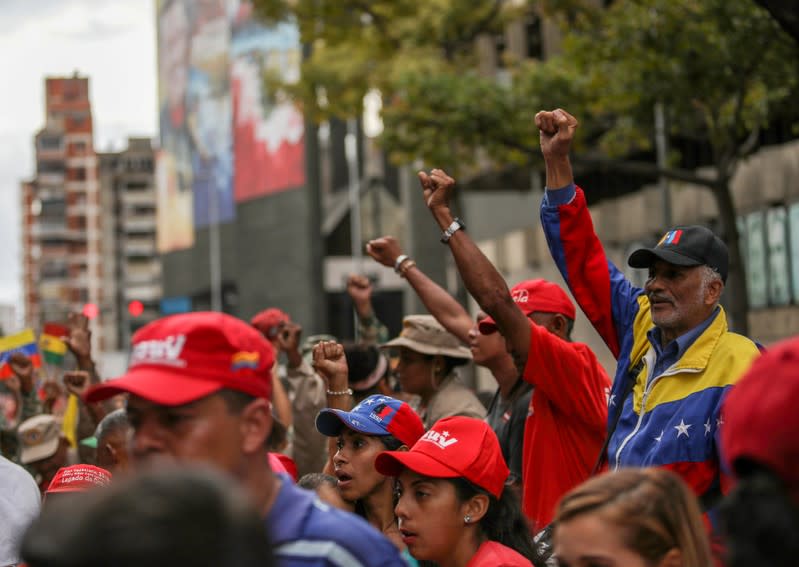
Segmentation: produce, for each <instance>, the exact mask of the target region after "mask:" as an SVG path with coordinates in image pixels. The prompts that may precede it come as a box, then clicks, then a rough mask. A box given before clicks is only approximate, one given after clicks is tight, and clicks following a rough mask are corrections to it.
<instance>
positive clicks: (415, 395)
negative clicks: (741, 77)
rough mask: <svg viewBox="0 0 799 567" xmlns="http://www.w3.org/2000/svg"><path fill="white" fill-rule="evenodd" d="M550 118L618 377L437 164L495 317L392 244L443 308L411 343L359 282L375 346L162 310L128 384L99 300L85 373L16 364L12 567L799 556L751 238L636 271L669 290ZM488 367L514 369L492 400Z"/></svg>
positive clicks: (797, 487)
mask: <svg viewBox="0 0 799 567" xmlns="http://www.w3.org/2000/svg"><path fill="white" fill-rule="evenodd" d="M536 126H537V128H538V130H539V133H540V140H541V149H542V153H543V155H544V159H545V163H546V192H545V196H544V199H543V202H542V206H541V221H542V225H543V227H544V231H545V233H546V236H547V241H548V243H549V247H550V250H551V252H552V257H553V260H554V262H555V263H556V265H557V266H558V268H559V269H560V271H561V273H562V275H563V277H564V280H565V281H566V283H567V285H568V288H569V291H570V293H571V296H572V297H574V299H575V300H576V303H577V305H578V306H579V308H580V310H582V312H583V313H584V315H585V316H586V317H587V318H588V320H589V321H590V322H591V324H592V325H593V326H594V327H595V328H596V330H597V331H598V332H599V334H600V336H601V337H602V338H603V339H604V341H605V343H606V344H607V346H608V348H609V349H610V351H611V352H612V353H613V355H614V356H615V358H616V359H617V367H616V370H615V375H614V376H613V377H612V378H611V377H609V376H608V374H607V373H606V372H605V371H604V369H603V368H602V366H601V365H600V364H599V362H598V360H597V357H596V355H595V354H594V353H593V352H592V351H591V349H590V348H589V347H588V346H587V345H585V344H583V343H579V342H576V341H574V340H573V339H572V329H573V326H574V322H575V319H576V317H577V308H576V307H575V305H574V303H573V302H572V300H571V298H570V296H569V294H568V293H566V291H565V290H564V289H562V288H561V287H560V286H558V285H557V284H555V283H553V282H549V281H545V280H540V279H535V280H525V281H522V282H518V283H516V284H515V285H513V286H512V287H510V288H509V287H508V285H507V284H506V282H505V280H504V279H503V277H502V276H501V274H500V273H499V271H497V269H496V268H495V267H494V266H493V265H492V264H491V262H490V261H489V260H488V259H487V258H486V257H485V255H484V254H483V253H482V252H481V251H480V249H479V248H478V247H477V246H476V244H475V243H474V242H473V241H472V240H471V238H470V236H469V233H468V232H467V231H466V230H465V227H464V223H463V222H462V221H461V220H460V219H458V218H457V217H456V216H455V214H454V212H453V211H452V209H451V206H450V203H451V201H452V197H453V194H454V191H455V180H454V179H452V178H451V177H450V176H449V175H447V174H446V173H445V172H444V171H442V170H440V169H433V170H432V171H430V172H420V174H419V181H420V185H421V193H422V195H421V197H422V198H423V199H424V201H425V203H426V205H427V207H428V208H429V210H430V212H431V214H432V217H433V219H434V222H436V223H437V224H438V226H439V227H440V228H441V230H442V237H441V240H442V242H443V243H444V244H445V245H446V246H448V248H449V250H450V251H451V253H452V256H453V259H454V261H455V265H456V266H457V269H458V271H459V273H460V276H461V278H462V280H463V283H464V285H465V287H466V289H467V291H468V292H469V293H470V294H471V296H472V297H473V298H474V300H475V301H476V302H477V304H478V305H479V307H480V311H479V312H478V313H477V315H476V317H474V318H473V317H472V316H470V314H469V313H468V311H467V310H466V309H465V308H464V306H462V305H461V304H460V303H458V301H457V300H456V299H455V298H454V297H452V296H451V295H449V294H448V293H447V291H446V290H444V289H443V288H441V287H440V286H439V285H437V284H436V283H435V282H434V281H432V280H431V279H430V278H429V277H428V276H427V275H425V273H424V272H423V270H422V267H421V266H417V265H416V262H415V261H414V260H413V259H412V258H410V257H409V256H408V255H407V254H404V253H403V251H402V248H401V246H400V244H399V243H398V242H397V240H396V239H394V238H392V237H390V236H385V237H383V238H379V239H376V240H372V241H371V242H369V243H368V245H367V247H366V252H367V253H368V254H369V255H370V256H371V257H372V258H373V259H374V260H375V261H376V262H378V263H380V264H382V265H384V266H387V267H389V268H392V269H394V270H395V271H396V272H397V273H398V274H399V275H400V276H401V277H402V278H404V279H405V280H406V281H407V283H408V284H409V285H410V286H411V288H412V289H413V290H414V291H415V292H416V294H418V296H419V298H420V299H421V301H422V303H423V304H424V305H425V307H426V308H427V310H428V313H425V314H412V315H408V316H406V317H405V318H404V320H403V327H402V331H401V332H400V334H399V336H397V337H393V338H392V337H390V336H389V334H388V331H387V329H386V327H385V326H384V325H383V324H382V323H381V322H380V321H379V319H378V318H377V315H376V313H375V311H374V309H373V308H372V304H371V294H372V287H371V283H370V281H369V279H368V278H366V277H364V276H362V275H353V276H351V277H350V280H349V282H348V291H349V293H350V296H351V298H352V300H353V306H354V309H355V312H356V314H357V317H358V321H359V337H360V338H359V341H358V342H339V341H338V340H337V339H336V338H335V337H332V336H330V335H316V336H311V337H307V338H306V339H305V340H303V339H302V328H301V327H300V325H298V324H297V323H296V322H294V321H292V319H291V317H290V316H289V315H288V314H286V313H285V312H283V311H282V310H280V309H278V308H275V307H272V308H269V309H266V310H264V311H262V312H261V313H258V314H257V315H255V316H254V317H253V318H252V319H251V320H250V321H249V322H246V321H243V320H240V319H237V318H235V317H233V316H230V315H226V314H223V313H211V312H202V313H187V314H180V315H173V316H169V317H165V318H162V319H159V320H157V321H155V322H153V323H150V324H148V325H146V326H145V327H143V328H142V329H140V330H139V331H138V332H137V333H136V334H135V335H134V337H133V339H132V344H131V352H130V360H129V367H128V370H127V372H126V373H125V374H124V375H123V376H121V377H118V378H112V379H108V380H105V381H104V380H102V379H101V378H100V376H98V374H97V371H96V369H95V364H94V361H93V360H92V355H91V346H90V345H91V340H90V339H91V337H90V331H89V322H88V320H86V318H85V317H82V316H79V315H75V316H71V317H70V320H69V327H68V328H69V334H68V336H66V337H65V338H64V340H65V342H66V345H67V347H68V348H69V350H70V351H71V352H72V353H73V355H74V358H75V360H76V364H77V368H76V369H75V370H70V371H66V372H64V373H63V376H62V377H61V378H60V380H56V381H48V382H47V383H46V384H37V377H36V372H35V369H34V368H33V364H32V362H31V360H30V359H28V358H27V357H26V356H25V355H24V354H20V353H15V354H13V355H12V356H11V357H10V358H9V359H8V362H7V364H8V365H9V367H10V370H11V373H12V377H11V378H9V379H8V380H5V381H4V382H2V383H0V384H1V385H0V387H2V388H3V389H5V390H6V391H8V392H10V393H11V394H12V395H13V396H14V397H15V401H16V403H15V409H14V412H13V415H12V416H11V419H10V420H9V421H6V419H5V416H4V415H0V420H2V421H0V429H2V446H1V448H2V454H3V455H2V456H0V566H7V565H28V566H29V567H55V566H59V567H60V566H64V567H67V566H69V567H71V566H94V565H98V566H99V565H109V564H111V565H123V566H125V565H134V564H135V565H141V564H149V565H153V566H155V567H158V566H160V565H164V566H166V565H199V566H204V565H208V566H211V565H232V566H250V565H253V566H254V565H279V566H295V565H296V566H300V565H303V566H309V565H319V566H322V565H330V566H341V567H345V566H353V567H357V566H386V567H388V566H392V565H397V566H401V565H412V566H413V565H422V566H425V565H438V566H440V567H481V566H491V567H495V566H507V567H520V566H530V565H535V566H536V567H543V566H545V565H560V566H562V567H567V566H568V567H574V566H576V567H591V566H596V565H602V566H606V567H612V566H642V567H643V566H663V567H679V566H682V567H707V566H711V565H728V566H730V567H739V566H741V567H742V566H744V565H746V566H747V567H752V566H757V565H770V566H788V565H796V562H797V558H798V557H799V544H797V542H799V436H797V432H799V422H798V421H797V417H796V416H797V412H796V411H795V410H794V408H793V403H794V402H796V401H797V400H799V337H797V338H794V339H789V340H787V341H785V342H783V343H780V344H777V345H771V346H770V347H769V348H768V349H764V348H762V347H761V346H760V345H758V344H757V343H756V342H754V341H753V340H751V339H749V338H747V337H744V336H741V335H738V334H735V333H733V332H730V331H729V329H728V327H727V320H726V316H725V312H724V309H723V307H722V306H721V305H720V298H721V296H722V293H723V291H724V287H725V282H726V278H727V273H728V254H727V248H726V246H725V244H724V243H723V241H722V240H721V239H720V238H718V236H716V235H715V234H713V232H711V231H710V230H708V229H707V228H704V227H701V226H683V227H674V228H672V229H670V230H668V231H667V232H666V233H665V234H664V236H663V238H662V239H661V240H660V241H659V242H658V243H657V245H655V246H654V247H651V248H642V249H639V250H636V251H635V252H634V253H633V254H632V255H631V256H630V257H629V259H628V263H629V265H631V266H633V267H637V268H644V269H647V270H648V271H649V277H648V279H647V281H646V284H645V286H644V288H637V287H635V286H634V285H633V284H632V283H631V282H630V281H628V280H627V279H625V277H624V275H623V274H622V272H621V271H620V270H619V269H618V268H617V267H616V266H614V265H613V263H612V262H610V261H609V260H608V259H607V257H606V255H605V252H604V250H603V247H602V243H601V242H600V240H599V239H598V237H597V236H596V234H595V232H594V230H593V225H592V222H591V217H590V214H589V212H588V209H587V206H586V199H585V195H584V193H583V190H582V189H581V188H580V187H578V186H576V185H575V182H574V179H573V176H572V169H571V165H570V162H569V153H570V150H571V143H572V139H573V135H574V132H575V130H576V128H577V126H578V123H577V120H576V119H575V118H574V117H572V116H571V115H569V114H568V113H567V112H565V111H563V110H561V109H558V110H554V111H542V112H540V113H539V114H538V115H537V116H536ZM281 360H282V364H281V363H280V361H281ZM469 363H474V364H477V365H481V366H484V367H485V368H486V369H487V370H488V371H489V372H490V374H491V375H492V376H493V378H494V379H495V381H496V391H495V392H494V393H493V395H492V396H490V397H489V398H488V399H486V400H485V401H481V398H480V397H479V396H478V395H477V393H476V392H475V391H474V390H473V389H471V388H470V387H468V386H467V385H466V384H465V383H464V382H463V381H462V379H461V377H460V375H459V368H461V367H463V366H464V365H466V364H469ZM70 405H72V406H73V408H72V409H73V412H74V413H75V414H76V415H77V419H76V420H74V422H73V420H67V419H65V418H64V416H65V415H66V414H65V411H68V410H65V409H64V408H68V407H69V406H70Z"/></svg>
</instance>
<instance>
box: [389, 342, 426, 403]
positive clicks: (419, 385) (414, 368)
mask: <svg viewBox="0 0 799 567" xmlns="http://www.w3.org/2000/svg"><path fill="white" fill-rule="evenodd" d="M434 361H435V359H434V358H433V357H431V356H428V355H426V354H422V353H419V352H416V351H413V350H411V349H409V348H406V347H400V353H399V363H398V364H397V377H398V378H399V382H400V386H401V387H402V391H403V392H408V393H409V394H417V395H420V396H423V395H424V394H425V393H428V392H429V391H430V390H432V389H433V363H434Z"/></svg>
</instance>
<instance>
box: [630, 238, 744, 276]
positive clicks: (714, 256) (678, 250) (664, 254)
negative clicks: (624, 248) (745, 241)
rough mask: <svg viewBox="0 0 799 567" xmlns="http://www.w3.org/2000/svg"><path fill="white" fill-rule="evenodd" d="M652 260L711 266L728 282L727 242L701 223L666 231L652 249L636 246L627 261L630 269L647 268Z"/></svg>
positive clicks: (680, 264) (683, 264)
mask: <svg viewBox="0 0 799 567" xmlns="http://www.w3.org/2000/svg"><path fill="white" fill-rule="evenodd" d="M655 260H663V261H664V262H668V263H669V264H674V265H676V266H702V265H705V266H710V267H711V268H713V269H714V270H715V271H717V272H718V273H719V275H721V279H722V281H724V282H726V281H727V271H728V268H729V263H730V260H729V253H728V252H727V245H726V244H724V242H722V240H721V239H720V238H719V237H718V236H716V235H715V234H713V231H711V230H710V229H709V228H706V227H704V226H698V225H693V226H678V227H676V228H673V229H671V230H669V231H668V232H667V233H666V234H664V235H663V237H662V238H661V239H660V242H658V243H657V244H656V245H655V247H654V248H639V249H638V250H636V251H635V252H633V253H632V254H630V258H629V259H628V260H627V264H628V265H629V266H631V267H633V268H649V267H650V266H652V264H654V263H655Z"/></svg>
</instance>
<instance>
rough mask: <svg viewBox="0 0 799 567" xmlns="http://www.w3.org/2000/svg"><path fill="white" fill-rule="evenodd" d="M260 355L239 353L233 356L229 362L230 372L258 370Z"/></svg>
mask: <svg viewBox="0 0 799 567" xmlns="http://www.w3.org/2000/svg"><path fill="white" fill-rule="evenodd" d="M260 359H261V355H260V354H258V353H257V352H246V351H241V352H237V353H236V354H234V355H233V357H232V360H231V365H230V369H231V370H241V369H242V368H258V362H259V361H260Z"/></svg>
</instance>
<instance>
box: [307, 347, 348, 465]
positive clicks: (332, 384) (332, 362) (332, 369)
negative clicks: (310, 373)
mask: <svg viewBox="0 0 799 567" xmlns="http://www.w3.org/2000/svg"><path fill="white" fill-rule="evenodd" d="M313 367H314V370H316V372H317V374H319V376H321V377H322V379H323V380H324V381H325V386H326V387H327V406H326V407H328V408H333V409H340V410H344V411H349V410H351V409H352V401H353V400H352V390H351V389H350V388H349V385H348V384H349V380H348V376H349V367H348V366H347V357H346V356H345V355H344V347H343V346H342V345H340V344H339V343H336V342H333V341H321V342H319V343H317V344H316V346H314V347H313ZM337 442H338V440H337V439H336V438H335V437H330V438H328V441H327V454H328V460H327V464H326V465H325V469H324V472H327V473H329V474H332V471H333V455H335V454H336V451H338V447H337Z"/></svg>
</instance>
